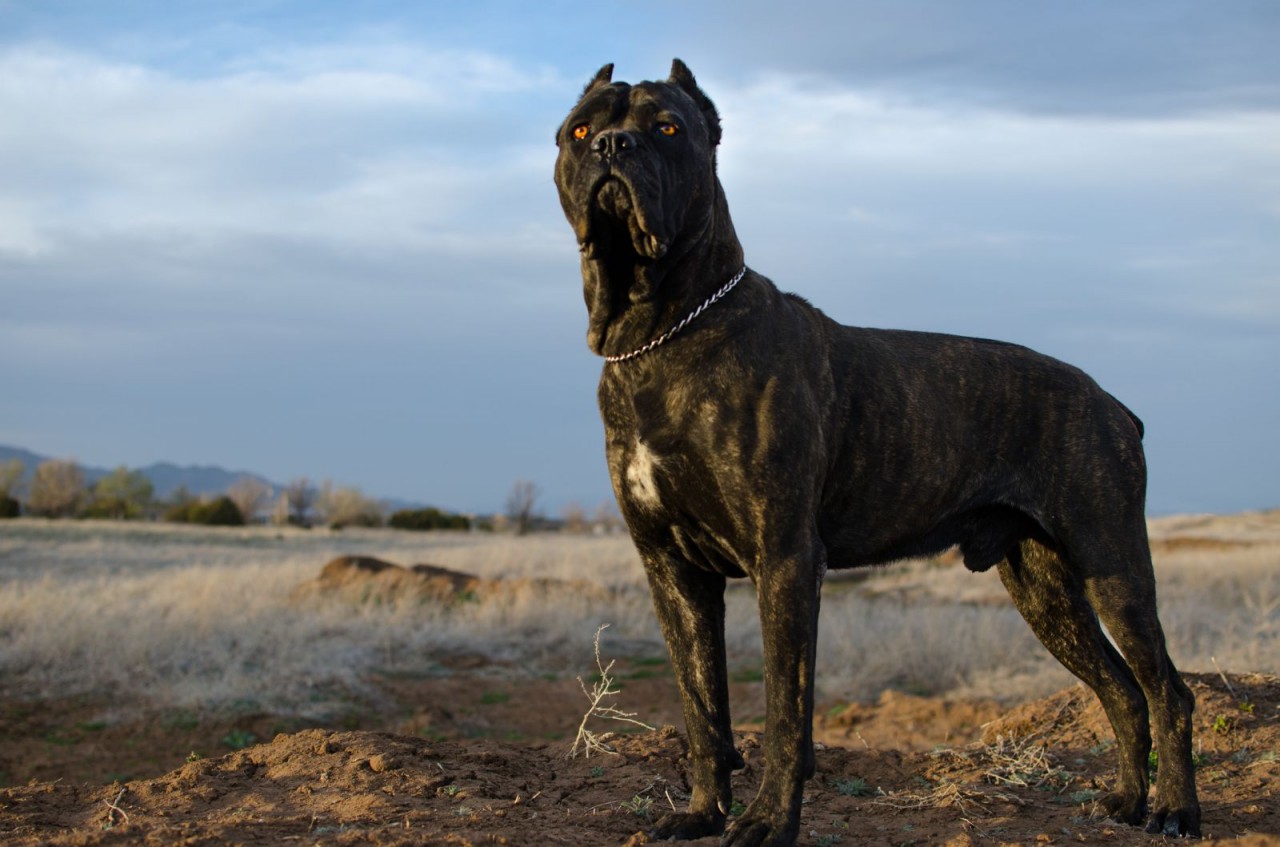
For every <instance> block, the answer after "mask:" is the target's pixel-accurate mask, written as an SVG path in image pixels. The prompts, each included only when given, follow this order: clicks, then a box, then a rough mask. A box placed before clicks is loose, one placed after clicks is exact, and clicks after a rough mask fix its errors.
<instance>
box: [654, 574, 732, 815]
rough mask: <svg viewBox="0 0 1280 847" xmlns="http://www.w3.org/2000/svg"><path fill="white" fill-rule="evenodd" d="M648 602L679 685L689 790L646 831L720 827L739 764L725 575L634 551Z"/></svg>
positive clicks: (730, 801) (730, 800) (726, 812)
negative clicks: (681, 803) (682, 804)
mask: <svg viewBox="0 0 1280 847" xmlns="http://www.w3.org/2000/svg"><path fill="white" fill-rule="evenodd" d="M641 552H642V556H643V558H644V563H645V573H646V574H647V576H648V578H649V589H650V591H651V593H652V594H653V603H654V610H655V611H656V612H657V616H658V623H659V624H660V625H661V627H662V634H663V636H664V638H665V639H666V643H667V647H668V650H669V652H670V654H671V663H672V665H673V666H674V668H675V672H676V680H677V682H678V683H679V685H680V701H681V704H682V706H683V708H684V724H685V731H686V733H687V734H688V738H689V760H690V765H691V770H692V773H691V774H690V783H691V787H692V788H693V796H692V798H691V799H690V801H689V810H688V811H687V812H671V813H669V814H667V815H664V816H663V817H662V818H660V819H659V820H658V822H657V823H656V824H655V825H654V827H653V829H652V830H651V831H650V833H649V835H650V837H652V838H655V839H658V840H663V839H669V838H675V839H678V840H691V839H696V838H702V837H704V836H708V835H718V834H720V833H721V832H723V831H724V824H725V817H726V815H727V814H728V811H729V807H730V805H731V804H732V802H733V794H732V791H731V789H730V787H729V776H730V773H731V772H732V771H733V770H734V769H735V768H740V767H742V764H743V762H742V755H741V754H740V753H738V751H737V750H736V749H735V748H734V746H733V729H732V726H731V725H730V721H729V681H728V672H727V669H726V667H725V643H724V615H725V611H724V588H725V578H724V577H723V576H721V575H720V574H716V573H711V572H709V571H705V570H702V569H701V568H698V567H695V566H693V565H691V564H689V563H688V562H686V561H684V560H683V559H682V558H681V557H679V555H677V554H674V553H670V552H667V551H648V550H644V551H641Z"/></svg>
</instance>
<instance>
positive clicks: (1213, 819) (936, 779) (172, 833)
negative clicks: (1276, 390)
mask: <svg viewBox="0 0 1280 847" xmlns="http://www.w3.org/2000/svg"><path fill="white" fill-rule="evenodd" d="M481 670H482V669H481ZM619 670H620V677H621V678H623V679H624V681H623V682H621V683H620V684H621V685H622V686H623V695H622V697H621V701H622V702H621V703H620V705H623V706H625V705H626V703H627V702H633V703H654V704H657V705H655V706H652V707H650V708H649V709H648V711H646V713H644V714H641V715H639V717H640V718H641V719H643V720H646V721H647V722H649V723H651V724H654V725H656V726H660V727H661V728H659V729H656V730H654V731H640V732H635V733H628V734H621V735H614V736H610V737H609V738H608V739H607V740H608V743H610V744H611V745H612V746H613V747H614V748H615V750H616V753H615V754H614V755H606V754H595V755H592V756H590V757H582V756H579V757H577V758H574V759H567V758H566V757H565V754H566V751H567V749H568V747H569V745H570V740H571V739H570V736H571V735H572V730H573V729H574V727H572V726H570V727H566V726H565V723H566V720H565V717H566V716H572V715H574V714H578V715H581V714H582V712H583V711H584V706H585V703H586V701H585V699H584V697H583V694H582V691H581V690H579V687H578V683H577V682H576V681H573V680H532V681H530V680H523V681H513V680H511V679H510V678H508V677H503V676H502V675H501V674H488V675H486V674H485V673H482V672H480V673H478V672H471V673H466V674H457V675H455V676H451V677H443V678H434V679H398V680H396V679H392V680H383V681H382V684H383V685H384V686H386V688H387V689H388V691H389V692H391V694H392V695H393V698H394V700H395V701H396V702H397V703H400V704H403V706H402V708H401V709H400V711H399V712H398V713H395V714H381V715H373V714H355V713H353V714H352V715H351V716H349V717H348V718H347V719H346V720H344V721H343V722H342V723H343V724H344V726H345V727H346V728H343V729H334V728H321V727H314V728H308V727H303V726H299V725H297V724H296V723H291V722H290V721H287V720H281V719H278V718H273V717H272V716H269V715H241V716H237V717H230V718H226V719H223V720H220V721H219V720H210V719H208V718H202V717H198V716H194V715H182V714H167V715H165V714H159V715H151V716H147V717H146V718H144V719H139V720H135V721H130V722H122V723H118V724H113V725H110V726H107V725H101V724H100V723H99V722H96V721H94V720H93V718H92V716H93V715H95V714H100V713H101V709H102V704H101V703H88V702H80V701H63V702H57V703H50V702H45V703H39V704H32V703H28V704H25V705H19V704H13V703H9V704H4V705H2V706H0V773H3V775H4V782H5V783H6V784H9V785H12V786H18V787H10V788H5V789H0V843H3V844H14V845H45V844H50V845H99V844H101V845H108V844H156V845H161V844H163V845H168V844H183V845H193V847H194V846H195V845H224V844H243V845H267V844H273V845H274V844H294V843H297V844H304V845H310V844H335V845H349V844H350V845H437V844H438V845H482V844H511V845H526V844H536V845H556V844H564V845H608V844H615V845H622V844H639V843H644V838H643V836H642V835H638V833H641V832H643V831H644V829H645V828H646V825H647V824H648V822H649V821H650V820H652V819H654V818H656V817H657V816H658V815H660V814H661V813H662V812H663V810H665V809H669V808H671V806H672V805H673V804H674V805H675V806H680V804H681V803H683V802H684V801H685V800H686V798H687V791H688V785H687V783H686V780H685V761H684V758H683V757H684V754H685V748H684V744H683V741H682V737H681V735H680V733H678V732H677V731H676V730H675V729H673V728H671V727H670V726H662V725H663V724H678V712H677V706H676V703H677V700H676V695H675V690H674V686H673V684H672V682H671V679H670V676H669V673H664V672H663V670H662V669H661V668H653V667H633V668H621V669H619ZM1189 682H1190V683H1191V684H1192V687H1193V689H1194V690H1195V693H1196V696H1197V698H1198V703H1199V705H1198V710H1197V717H1196V749H1197V757H1198V765H1199V772H1198V773H1199V776H1198V782H1199V787H1200V796H1201V802H1202V805H1203V807H1204V832H1205V836H1206V841H1205V842H1203V843H1206V844H1218V843H1221V844H1225V843H1227V842H1228V841H1229V842H1230V843H1232V844H1236V845H1252V846H1253V847H1264V846H1266V845H1270V847H1280V798H1277V796H1276V795H1277V790H1278V789H1280V711H1278V710H1280V678H1277V677H1274V676H1267V675H1261V674H1246V675H1238V676H1231V677H1229V682H1230V690H1229V689H1228V685H1227V681H1224V679H1223V678H1221V677H1217V676H1193V677H1190V678H1189ZM761 693H762V692H761V685H760V683H759V681H758V680H757V679H751V678H741V679H739V680H738V681H737V682H735V688H734V692H733V696H734V702H735V705H736V706H737V707H738V709H739V714H743V715H751V714H752V713H753V712H752V709H753V708H754V707H758V710H759V712H760V713H762V712H763V706H762V697H761ZM411 704H418V705H416V706H414V705H411ZM423 704H425V705H423ZM569 722H570V723H573V721H572V719H570V721H569ZM611 725H612V726H623V725H622V724H596V725H595V727H596V729H597V730H598V731H603V730H605V729H608V728H609V727H610V726H611ZM758 731H759V726H758V725H755V724H745V725H744V727H743V730H742V732H741V733H740V736H739V743H740V746H741V748H742V749H743V752H744V755H745V758H746V761H747V766H746V768H745V769H744V770H743V771H740V772H739V773H738V774H736V776H735V784H734V789H735V796H736V798H737V799H738V800H739V801H740V802H741V803H743V804H745V803H747V802H749V801H750V799H751V797H752V796H753V794H754V791H755V789H756V786H757V784H758V780H759V778H760V772H761V766H762V762H761V758H760V756H761V748H760V736H759V734H758ZM277 733H278V734H277ZM817 737H818V738H819V739H820V741H821V742H822V743H821V749H820V750H819V752H818V775H817V776H816V777H815V778H814V779H813V780H812V781H811V782H810V783H809V784H808V788H807V790H806V800H805V806H804V817H803V825H802V829H801V837H800V843H801V844H806V845H832V844H841V843H843V844H863V845H894V847H898V846H899V845H934V844H937V845H978V844H990V845H1001V844H1029V845H1042V844H1069V843H1086V844H1109V845H1118V846H1119V845H1151V844H1158V843H1162V842H1164V841H1165V840H1166V839H1163V838H1160V837H1155V836H1148V835H1145V834H1143V833H1142V832H1141V831H1139V830H1137V829H1134V828H1131V827H1126V826H1122V825H1118V824H1115V823H1113V822H1110V821H1108V820H1106V819H1101V818H1097V817H1094V816H1093V814H1092V813H1093V809H1092V801H1093V798H1094V797H1095V796H1096V795H1097V794H1098V792H1099V790H1100V789H1102V788H1103V787H1104V786H1106V785H1107V784H1109V781H1110V780H1111V779H1112V778H1113V776H1114V773H1115V758H1114V751H1113V742H1112V740H1111V734H1110V730H1109V728H1108V727H1107V725H1106V721H1105V718H1104V717H1103V715H1102V713H1101V709H1100V708H1099V707H1098V705H1097V703H1096V701H1095V700H1094V698H1093V697H1092V695H1091V694H1089V693H1088V692H1086V691H1085V690H1084V689H1082V688H1079V687H1073V688H1069V689H1066V690H1064V691H1062V692H1059V693H1058V694H1056V695H1054V696H1052V697H1049V698H1047V699H1044V700H1039V701H1035V702H1030V703H1025V704H1022V705H1019V706H1015V707H1011V708H1002V707H1000V706H999V705H997V704H995V703H993V702H951V701H943V700H937V699H928V698H919V697H911V696H909V695H901V694H887V695H885V696H884V697H883V698H882V699H881V700H880V701H879V702H878V703H875V704H870V705H866V704H862V705H846V704H823V706H822V707H821V713H820V717H819V720H818V729H817ZM268 738H273V740H271V741H269V742H265V743H260V744H256V745H253V746H245V745H250V744H253V742H254V741H255V740H256V739H263V740H264V741H265V740H266V739H268ZM236 746H243V747H244V749H239V750H236V751H234V752H229V753H225V754H222V755H219V749H221V750H222V751H226V750H227V749H228V748H229V747H236ZM192 751H197V752H196V753H195V754H192ZM201 752H202V753H204V755H203V756H200V755H199V753H201ZM188 755H190V756H191V759H190V760H189V761H186V762H185V763H183V762H184V760H185V759H187V757H188ZM21 783H27V784H25V785H23V784H21ZM740 810H741V809H740V807H739V806H737V805H736V804H735V810H734V811H735V812H737V811H740ZM692 843H697V844H704V845H710V844H714V843H716V839H704V840H702V841H699V842H692Z"/></svg>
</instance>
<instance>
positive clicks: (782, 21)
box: [684, 0, 1280, 116]
mask: <svg viewBox="0 0 1280 847" xmlns="http://www.w3.org/2000/svg"><path fill="white" fill-rule="evenodd" d="M698 12H699V13H698V14H697V15H696V23H695V24H694V32H693V33H692V34H691V37H690V39H689V41H690V44H691V49H690V51H689V52H690V55H686V56H685V57H684V58H686V59H694V58H697V57H695V56H693V55H692V53H693V52H694V50H693V48H694V47H695V46H696V50H697V52H698V53H699V54H703V55H707V56H708V58H709V59H711V60H713V61H715V62H718V63H719V67H720V68H721V69H727V68H737V67H741V66H742V65H743V64H744V62H746V63H747V64H748V66H749V67H753V68H761V67H767V68H772V69H775V70H779V71H783V72H788V73H795V74H809V75H812V76H815V77H817V78H820V79H823V80H826V81H828V82H834V81H840V82H843V83H844V84H847V85H849V86H851V87H855V88H858V89H861V90H869V91H878V92H881V93H883V94H885V95H887V96H891V97H893V98H895V99H898V100H904V101H907V102H917V103H930V104H938V103H952V104H956V103H963V104H968V105H970V106H975V107H980V108H996V109H1002V110H1007V111H1016V112H1023V113H1028V114H1059V115H1071V116H1081V115H1099V116H1105V115H1119V116H1134V115H1146V116H1170V115H1179V114H1205V113H1215V112H1221V111H1226V112H1231V111H1240V110H1244V111H1251V110H1257V109H1266V110H1275V109H1277V108H1280V52H1278V51H1276V50H1275V39H1276V33H1277V31H1278V30H1280V8H1278V7H1277V6H1276V5H1275V4H1274V3H1270V2H1267V0H1223V2H1217V3H1202V2H1197V0H1131V1H1130V2H1125V3H1113V2H1109V0H1081V2H1073V3H1053V4H1044V3H1024V2H1019V0H972V2H966V3H949V2H938V0H897V2H894V3H882V2H875V0H854V2H848V0H817V1H816V2H809V3H805V4H799V5H793V6H789V7H787V9H786V10H785V12H782V13H779V12H778V7H777V6H776V4H773V3H769V2H767V1H766V0H740V2H734V3H732V4H730V3H728V2H724V0H720V1H719V2H714V3H709V4H699V7H698ZM730 16H731V18H732V20H731V22H729V21H728V20H727V18H729V17H730ZM714 36H720V37H714ZM704 64H706V62H704V61H698V62H695V63H694V64H693V69H694V71H695V72H698V71H699V68H700V67H702V66H704ZM704 72H705V71H704Z"/></svg>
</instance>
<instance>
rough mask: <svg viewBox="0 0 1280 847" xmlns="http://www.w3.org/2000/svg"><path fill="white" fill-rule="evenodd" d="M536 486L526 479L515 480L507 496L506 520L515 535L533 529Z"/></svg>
mask: <svg viewBox="0 0 1280 847" xmlns="http://www.w3.org/2000/svg"><path fill="white" fill-rule="evenodd" d="M540 493H541V492H540V491H538V486H536V485H534V484H533V483H532V482H530V481H529V480H527V479H517V480H516V482H515V484H514V485H512V486H511V493H510V494H508V495H507V518H508V519H509V520H510V521H511V525H512V526H513V527H514V528H515V531H516V535H524V534H525V533H527V532H528V531H529V530H530V529H532V528H533V519H534V516H535V515H534V506H535V505H537V502H538V495H539V494H540Z"/></svg>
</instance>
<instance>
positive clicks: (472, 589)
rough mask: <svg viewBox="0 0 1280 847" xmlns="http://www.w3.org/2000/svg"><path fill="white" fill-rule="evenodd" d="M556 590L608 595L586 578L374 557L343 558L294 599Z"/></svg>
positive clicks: (432, 598)
mask: <svg viewBox="0 0 1280 847" xmlns="http://www.w3.org/2000/svg"><path fill="white" fill-rule="evenodd" d="M557 591H573V592H575V593H583V592H585V593H588V594H592V595H602V596H603V595H606V594H608V589H605V588H603V587H601V586H600V585H598V584H596V583H591V582H586V581H578V580H557V579H527V578H522V579H486V578H484V577H479V576H476V575H474V574H469V573H464V572H462V571H455V570H450V569H449V568H445V567H441V566H439V565H429V564H419V565H413V566H411V567H407V568H406V567H403V566H401V565H398V564H395V563H394V562H388V561H385V560H383V559H378V558H375V557H373V556H339V557H338V558H336V559H334V560H332V561H330V562H329V563H328V564H326V565H325V566H324V567H323V568H322V569H321V570H320V574H319V576H317V577H316V578H315V579H312V580H308V581H307V582H304V583H303V584H301V585H299V586H298V587H297V588H295V589H294V590H293V593H292V599H293V600H295V601H307V600H312V601H314V600H316V599H323V600H334V599H336V600H339V601H342V602H351V603H374V604H396V603H404V602H412V603H425V602H431V603H438V604H442V605H453V604H456V603H461V602H473V601H483V600H486V599H489V598H492V597H495V596H499V595H502V596H508V597H509V596H514V595H516V594H520V593H525V594H528V595H530V596H532V595H550V594H553V593H555V592H557Z"/></svg>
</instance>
